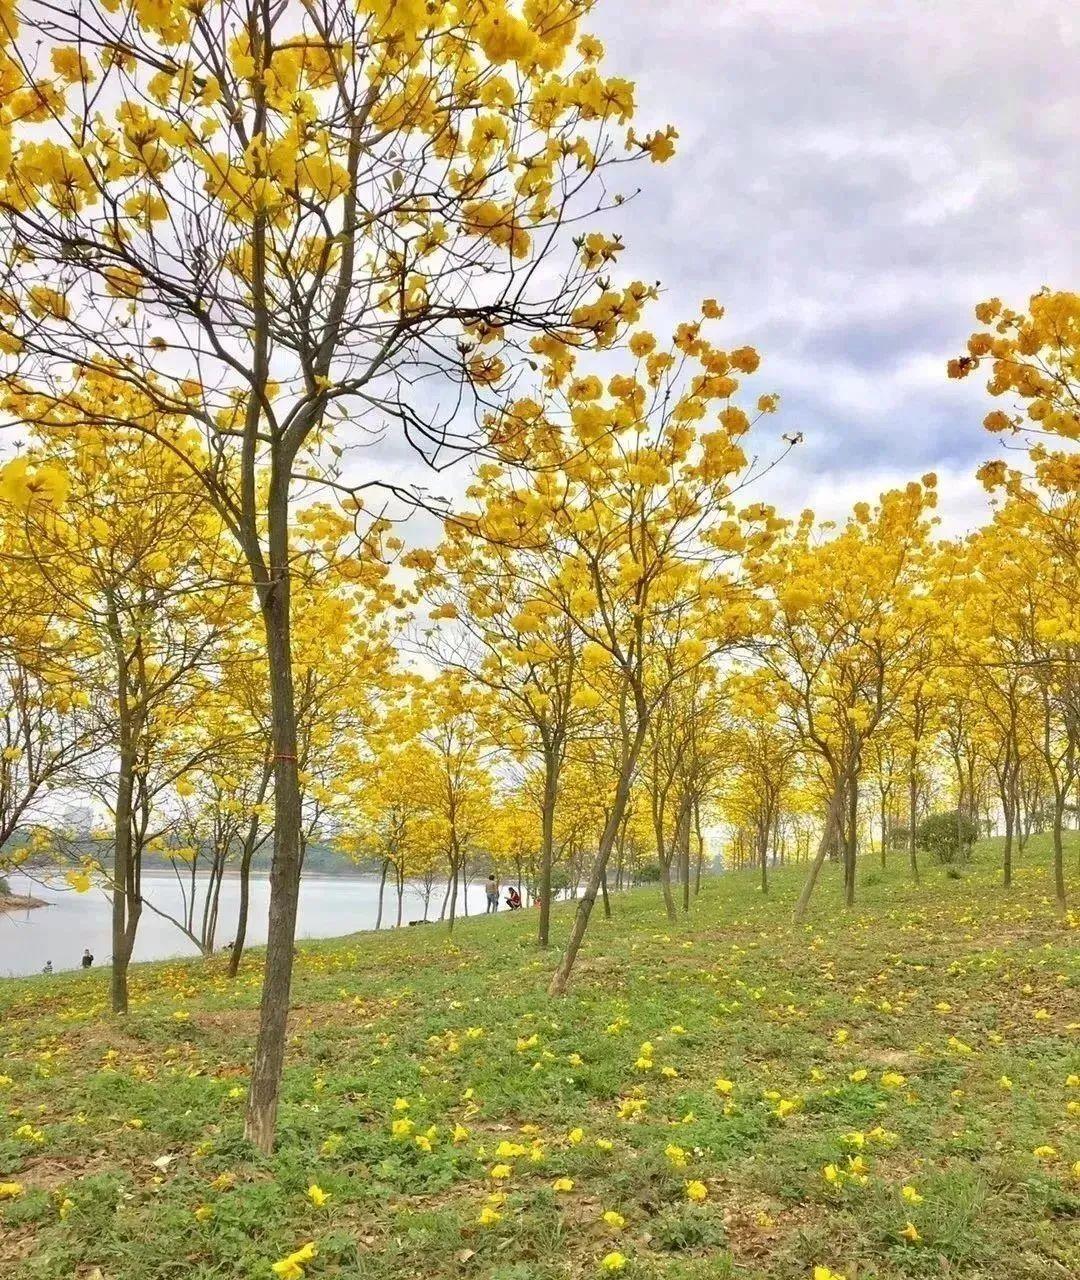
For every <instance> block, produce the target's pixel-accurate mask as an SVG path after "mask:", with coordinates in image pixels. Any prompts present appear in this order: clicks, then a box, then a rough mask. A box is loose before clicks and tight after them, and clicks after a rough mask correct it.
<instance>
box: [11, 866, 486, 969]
mask: <svg viewBox="0 0 1080 1280" xmlns="http://www.w3.org/2000/svg"><path fill="white" fill-rule="evenodd" d="M8 882H9V884H10V885H11V891H12V893H14V894H23V893H29V894H30V895H31V896H32V897H35V898H39V899H41V900H42V901H45V902H48V903H49V906H47V907H40V908H37V909H36V910H33V911H6V912H2V913H0V977H8V978H10V977H20V976H23V975H25V974H31V973H40V972H41V970H42V968H43V967H44V965H45V962H46V960H51V961H52V963H53V969H54V970H57V971H59V970H60V969H75V968H78V965H79V960H80V958H81V956H82V953H83V948H84V947H89V948H90V951H91V952H92V954H93V956H94V965H95V968H96V967H98V966H99V965H106V964H108V963H109V957H110V955H111V954H112V943H111V930H110V915H111V910H112V908H111V905H110V901H109V898H108V895H107V894H106V893H105V892H104V891H103V890H101V889H91V890H90V891H89V892H88V893H74V892H73V891H72V890H70V889H68V888H66V887H65V888H59V887H57V888H55V889H53V888H48V887H42V886H41V885H40V884H38V883H37V881H31V880H29V879H27V878H26V877H25V876H21V875H19V874H18V873H12V874H10V875H9V876H8ZM445 891H446V886H445V885H444V884H442V885H436V886H435V892H434V893H433V894H432V897H431V915H432V916H433V917H437V916H438V914H439V908H440V907H441V906H442V900H443V894H444V893H445ZM143 897H144V898H145V899H146V900H147V901H150V902H153V903H154V905H155V906H157V907H159V908H161V910H163V911H169V912H171V913H172V914H173V915H181V914H182V905H181V902H182V900H181V895H180V889H179V886H178V885H177V882H176V879H175V877H173V876H171V875H145V874H144V876H143ZM461 898H462V894H461V891H460V890H459V891H458V913H459V914H461ZM239 901H240V885H239V883H238V882H237V881H235V880H226V881H225V882H224V883H223V884H222V887H221V908H220V917H219V918H220V921H221V923H220V925H219V927H218V946H219V947H222V946H224V945H225V944H226V943H228V942H230V941H231V940H232V938H233V929H234V924H235V921H236V912H237V906H238V904H239ZM468 901H469V914H470V915H475V914H477V913H480V912H483V910H484V886H483V884H482V883H481V882H476V883H474V884H470V885H469V892H468ZM269 904H270V883H269V881H268V880H253V881H252V883H251V911H250V915H249V917H248V931H247V941H248V943H250V944H252V945H258V944H260V943H263V942H265V941H266V917H267V910H268V908H269ZM378 909H379V881H378V879H377V877H371V878H370V879H369V878H367V877H363V878H356V879H347V880H344V879H332V878H320V877H318V876H310V877H308V876H305V877H304V879H303V880H301V882H300V910H299V914H298V916H297V925H296V936H297V937H298V938H333V937H337V936H338V935H340V934H343V933H355V932H356V931H357V930H360V929H373V928H374V927H375V919H376V916H377V914H378ZM396 911H397V896H396V894H395V893H394V891H393V888H392V887H391V886H389V885H388V886H387V889H386V898H385V905H384V908H383V927H384V928H385V927H386V925H387V923H388V922H389V923H390V924H393V922H394V918H395V915H396ZM423 914H424V900H423V898H422V897H421V895H420V892H419V890H418V889H417V888H414V887H412V886H406V889H405V909H404V912H403V914H402V920H403V921H406V922H407V921H409V920H419V919H420V918H421V917H422V916H423ZM190 955H198V948H197V947H195V946H194V945H193V944H192V943H191V942H189V941H188V939H187V938H185V937H184V935H183V934H182V933H181V932H180V930H179V929H177V927H176V926H175V925H174V924H172V923H170V922H169V921H168V920H163V919H162V918H161V917H160V916H157V915H155V914H154V913H153V912H152V911H150V910H149V908H144V910H143V914H142V919H141V920H140V921H139V933H138V937H137V938H136V940H135V954H134V956H133V957H132V958H133V959H134V960H167V959H171V958H172V957H174V956H190Z"/></svg>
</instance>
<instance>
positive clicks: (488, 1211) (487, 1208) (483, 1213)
mask: <svg viewBox="0 0 1080 1280" xmlns="http://www.w3.org/2000/svg"><path fill="white" fill-rule="evenodd" d="M501 1220H502V1214H501V1213H499V1211H498V1210H497V1209H493V1208H492V1207H491V1205H489V1204H486V1205H484V1207H483V1208H482V1209H481V1210H480V1216H479V1217H478V1218H477V1219H476V1221H477V1222H479V1224H480V1225H481V1226H482V1227H493V1226H494V1225H495V1223H496V1222H500V1221H501Z"/></svg>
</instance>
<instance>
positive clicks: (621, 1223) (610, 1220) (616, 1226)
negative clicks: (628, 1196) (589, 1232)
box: [600, 1209, 626, 1231]
mask: <svg viewBox="0 0 1080 1280" xmlns="http://www.w3.org/2000/svg"><path fill="white" fill-rule="evenodd" d="M600 1217H601V1218H602V1219H603V1220H604V1222H606V1223H607V1225H608V1226H609V1227H610V1228H611V1229H612V1231H621V1230H622V1229H623V1227H625V1226H626V1219H625V1218H624V1217H623V1216H622V1214H621V1213H617V1212H616V1211H615V1210H614V1209H605V1210H604V1212H603V1213H602V1214H601V1215H600Z"/></svg>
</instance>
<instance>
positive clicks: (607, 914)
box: [600, 870, 611, 920]
mask: <svg viewBox="0 0 1080 1280" xmlns="http://www.w3.org/2000/svg"><path fill="white" fill-rule="evenodd" d="M600 892H601V893H602V894H603V897H604V919H605V920H610V919H611V902H610V900H609V899H608V892H607V871H606V870H605V872H604V874H603V875H602V876H601V877H600Z"/></svg>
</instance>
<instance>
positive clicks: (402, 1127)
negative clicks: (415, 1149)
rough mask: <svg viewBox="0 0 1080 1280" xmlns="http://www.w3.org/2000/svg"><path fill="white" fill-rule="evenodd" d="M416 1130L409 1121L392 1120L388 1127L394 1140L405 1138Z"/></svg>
mask: <svg viewBox="0 0 1080 1280" xmlns="http://www.w3.org/2000/svg"><path fill="white" fill-rule="evenodd" d="M415 1128H416V1125H414V1124H413V1122H412V1121H411V1120H408V1119H405V1120H394V1121H393V1122H392V1123H391V1125H390V1132H391V1133H392V1134H393V1135H394V1137H395V1138H407V1137H408V1136H409V1134H410V1133H412V1131H413V1130H414V1129H415Z"/></svg>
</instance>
